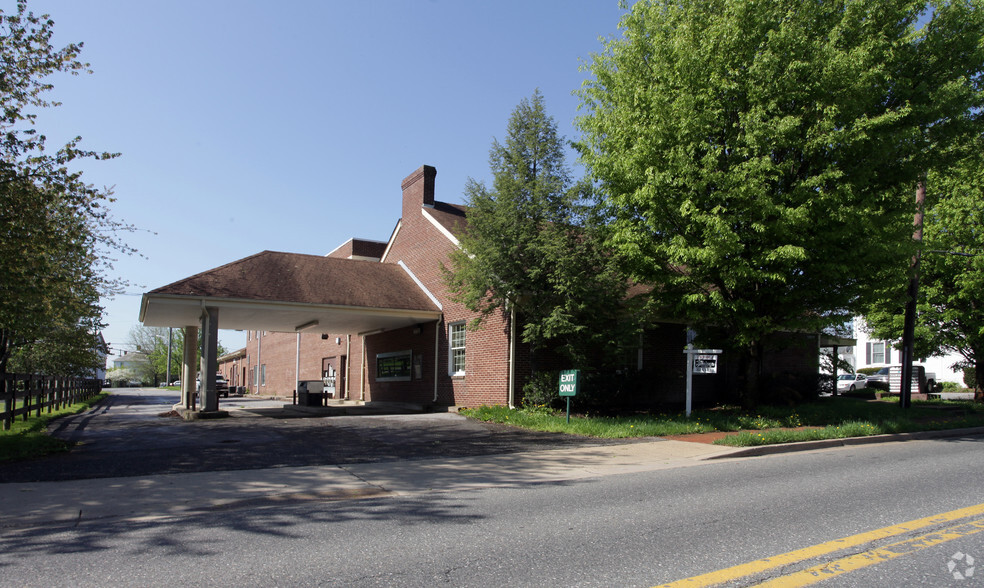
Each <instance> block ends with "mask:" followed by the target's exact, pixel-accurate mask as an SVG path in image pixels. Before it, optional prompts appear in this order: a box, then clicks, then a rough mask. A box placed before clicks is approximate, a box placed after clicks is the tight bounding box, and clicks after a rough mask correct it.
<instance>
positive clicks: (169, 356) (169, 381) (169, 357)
mask: <svg viewBox="0 0 984 588" xmlns="http://www.w3.org/2000/svg"><path fill="white" fill-rule="evenodd" d="M173 330H174V329H173V328H172V327H168V328H167V367H166V368H165V374H167V375H166V376H164V377H165V378H166V380H164V385H165V386H170V385H171V332H172V331H173Z"/></svg>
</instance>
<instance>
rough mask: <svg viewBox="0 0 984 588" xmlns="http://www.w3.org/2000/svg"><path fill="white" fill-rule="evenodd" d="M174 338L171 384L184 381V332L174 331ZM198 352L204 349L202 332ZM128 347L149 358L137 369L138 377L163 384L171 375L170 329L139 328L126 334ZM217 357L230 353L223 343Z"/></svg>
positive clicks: (172, 335) (132, 329) (134, 328)
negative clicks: (169, 364) (202, 346)
mask: <svg viewBox="0 0 984 588" xmlns="http://www.w3.org/2000/svg"><path fill="white" fill-rule="evenodd" d="M170 338H171V350H170V357H171V381H174V380H179V379H181V366H182V364H183V361H184V345H185V340H184V329H172V330H171V333H170ZM195 345H196V349H201V345H202V333H201V331H199V333H198V341H197V342H195ZM127 346H128V347H130V348H131V349H134V350H136V351H138V352H140V353H142V354H144V356H145V357H146V358H147V363H146V364H143V365H141V366H140V367H139V368H137V369H135V372H136V373H137V374H138V376H139V378H140V379H141V380H142V381H144V382H148V383H153V384H155V385H156V384H157V383H159V382H163V381H164V379H165V378H166V377H167V373H168V370H167V368H168V363H167V360H168V355H169V354H168V328H167V327H146V326H143V325H138V326H135V327H133V328H131V329H130V332H129V333H128V334H127ZM216 349H217V351H216V355H217V356H218V357H221V356H223V355H225V354H226V353H227V351H226V348H225V347H223V346H222V345H221V344H218V345H217V348H216ZM196 355H198V354H196Z"/></svg>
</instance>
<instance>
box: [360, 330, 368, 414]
mask: <svg viewBox="0 0 984 588" xmlns="http://www.w3.org/2000/svg"><path fill="white" fill-rule="evenodd" d="M365 400H366V336H365V335H363V336H362V369H360V370H359V402H365Z"/></svg>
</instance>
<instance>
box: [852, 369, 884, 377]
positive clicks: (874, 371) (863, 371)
mask: <svg viewBox="0 0 984 588" xmlns="http://www.w3.org/2000/svg"><path fill="white" fill-rule="evenodd" d="M880 370H881V368H880V367H863V368H858V369H857V370H856V371H857V373H859V374H864V375H866V376H870V375H871V374H877V373H878V372H879V371H880Z"/></svg>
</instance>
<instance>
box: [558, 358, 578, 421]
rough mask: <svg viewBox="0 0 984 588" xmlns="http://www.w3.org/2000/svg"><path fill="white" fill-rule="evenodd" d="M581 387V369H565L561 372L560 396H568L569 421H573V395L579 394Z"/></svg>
mask: <svg viewBox="0 0 984 588" xmlns="http://www.w3.org/2000/svg"><path fill="white" fill-rule="evenodd" d="M580 389H581V370H563V371H561V372H560V396H561V398H564V397H566V398H567V422H568V423H570V422H571V396H577V391H578V390H580Z"/></svg>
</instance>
